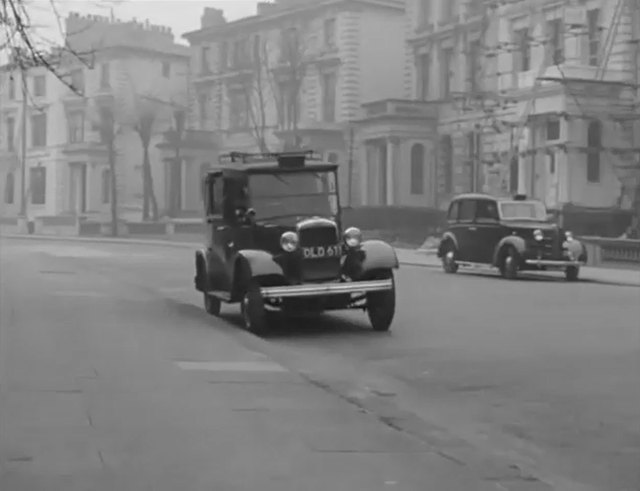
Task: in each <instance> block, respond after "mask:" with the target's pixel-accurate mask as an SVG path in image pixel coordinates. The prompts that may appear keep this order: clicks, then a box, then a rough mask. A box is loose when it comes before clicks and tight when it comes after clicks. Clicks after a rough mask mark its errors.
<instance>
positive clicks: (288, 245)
mask: <svg viewBox="0 0 640 491" xmlns="http://www.w3.org/2000/svg"><path fill="white" fill-rule="evenodd" d="M298 243H299V239H298V234H297V233H295V232H285V233H283V234H282V235H281V236H280V247H282V249H283V250H284V251H286V252H293V251H295V250H296V249H297V248H298Z"/></svg>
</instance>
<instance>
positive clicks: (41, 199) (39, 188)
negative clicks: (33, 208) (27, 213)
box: [29, 167, 47, 205]
mask: <svg viewBox="0 0 640 491" xmlns="http://www.w3.org/2000/svg"><path fill="white" fill-rule="evenodd" d="M29 185H30V189H31V204H32V205H44V204H45V202H46V195H47V169H46V168H44V167H32V168H31V169H29Z"/></svg>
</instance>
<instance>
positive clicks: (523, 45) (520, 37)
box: [513, 28, 531, 72]
mask: <svg viewBox="0 0 640 491" xmlns="http://www.w3.org/2000/svg"><path fill="white" fill-rule="evenodd" d="M514 35H515V45H516V49H515V51H514V53H513V55H514V68H515V69H516V71H518V72H526V71H529V70H530V69H531V45H530V43H529V29H527V28H524V29H518V30H517V31H515V32H514Z"/></svg>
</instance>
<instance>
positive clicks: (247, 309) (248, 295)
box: [240, 282, 268, 336]
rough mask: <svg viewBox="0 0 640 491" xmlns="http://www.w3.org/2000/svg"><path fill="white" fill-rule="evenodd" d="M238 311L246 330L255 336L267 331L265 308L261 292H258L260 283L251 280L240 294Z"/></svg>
mask: <svg viewBox="0 0 640 491" xmlns="http://www.w3.org/2000/svg"><path fill="white" fill-rule="evenodd" d="M240 312H241V313H242V321H243V324H244V328H245V329H246V330H247V331H249V332H251V333H253V334H255V335H256V336H261V335H263V334H265V333H266V332H267V328H268V322H267V310H266V309H265V307H264V299H263V298H262V293H260V285H258V284H257V283H255V282H252V283H251V284H250V285H249V287H248V288H247V290H246V291H245V293H244V295H243V296H242V301H241V303H240Z"/></svg>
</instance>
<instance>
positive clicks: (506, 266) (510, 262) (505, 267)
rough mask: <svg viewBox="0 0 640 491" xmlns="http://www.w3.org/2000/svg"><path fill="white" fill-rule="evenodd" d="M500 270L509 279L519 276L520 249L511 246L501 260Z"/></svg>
mask: <svg viewBox="0 0 640 491" xmlns="http://www.w3.org/2000/svg"><path fill="white" fill-rule="evenodd" d="M500 272H501V273H502V276H503V277H504V278H506V279H507V280H515V279H516V278H517V277H518V251H516V250H515V248H513V247H509V248H508V249H507V250H506V252H505V253H504V256H503V257H502V261H501V262H500Z"/></svg>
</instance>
